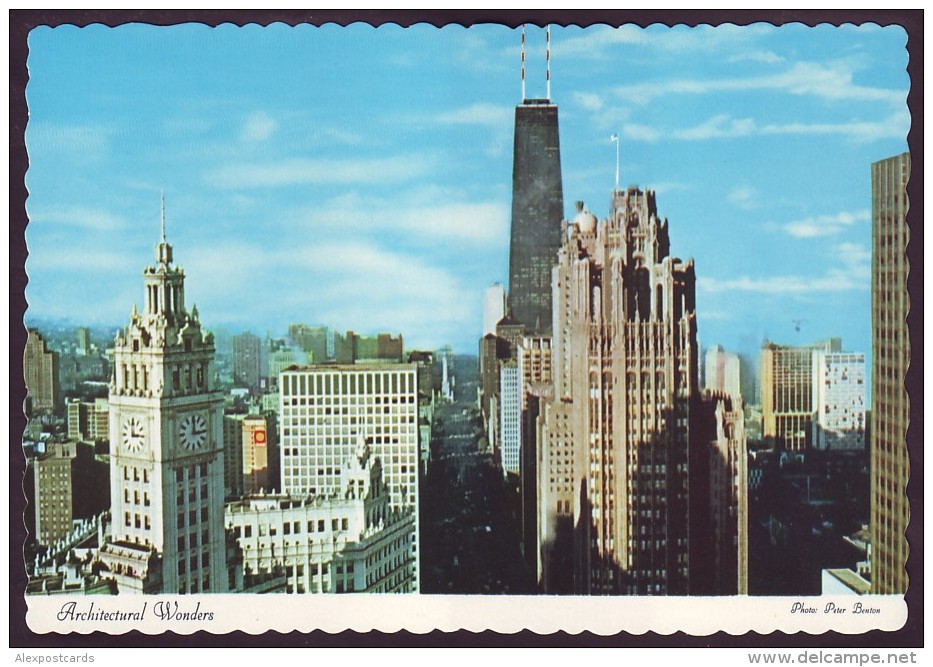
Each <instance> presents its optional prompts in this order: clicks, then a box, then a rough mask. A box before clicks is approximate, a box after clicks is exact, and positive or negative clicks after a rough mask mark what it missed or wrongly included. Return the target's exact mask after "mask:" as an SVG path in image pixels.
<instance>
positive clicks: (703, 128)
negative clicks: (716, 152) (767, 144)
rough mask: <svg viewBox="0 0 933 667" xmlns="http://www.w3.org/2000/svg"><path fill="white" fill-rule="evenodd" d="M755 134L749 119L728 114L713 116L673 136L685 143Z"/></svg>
mask: <svg viewBox="0 0 933 667" xmlns="http://www.w3.org/2000/svg"><path fill="white" fill-rule="evenodd" d="M754 132H755V121H754V120H752V119H751V118H730V117H729V115H728V114H719V115H716V116H713V117H712V118H710V119H709V120H708V121H706V122H704V123H701V124H700V125H697V126H696V127H691V128H687V129H685V130H677V131H676V132H674V133H673V136H675V137H677V138H678V139H685V140H687V141H702V140H704V139H722V138H730V137H747V136H749V135H750V134H753V133H754Z"/></svg>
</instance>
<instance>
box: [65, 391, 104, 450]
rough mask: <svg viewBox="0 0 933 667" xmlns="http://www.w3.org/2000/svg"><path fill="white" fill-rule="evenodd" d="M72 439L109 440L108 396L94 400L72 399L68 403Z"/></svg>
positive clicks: (69, 433)
mask: <svg viewBox="0 0 933 667" xmlns="http://www.w3.org/2000/svg"><path fill="white" fill-rule="evenodd" d="M66 412H67V416H68V437H69V438H70V439H71V440H109V439H110V406H109V404H108V403H107V399H106V398H98V399H96V400H95V401H93V402H86V401H81V400H80V399H71V400H69V401H68V402H67V404H66Z"/></svg>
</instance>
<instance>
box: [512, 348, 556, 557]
mask: <svg viewBox="0 0 933 667" xmlns="http://www.w3.org/2000/svg"><path fill="white" fill-rule="evenodd" d="M518 375H519V378H520V380H521V387H520V389H521V400H520V405H521V421H520V422H519V427H520V430H519V438H520V452H519V454H520V459H519V468H520V472H519V492H520V495H521V513H520V516H521V534H522V540H521V545H522V551H523V555H524V557H525V561H526V564H527V566H528V568H529V570H530V571H535V569H536V568H537V556H536V545H537V525H538V524H537V516H538V427H537V423H538V416H539V415H540V413H541V402H542V401H543V400H546V399H549V398H551V397H552V396H553V384H552V380H553V378H552V375H551V339H550V338H549V337H547V336H526V337H525V338H523V339H522V344H521V346H520V347H519V348H518Z"/></svg>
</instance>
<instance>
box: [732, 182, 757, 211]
mask: <svg viewBox="0 0 933 667" xmlns="http://www.w3.org/2000/svg"><path fill="white" fill-rule="evenodd" d="M726 199H728V200H729V203H730V204H732V205H733V206H735V207H736V208H740V209H742V210H743V211H750V210H752V209H754V208H757V206H758V190H756V189H755V188H753V187H751V186H747V185H744V186H739V187H737V188H734V189H733V190H732V192H730V193H729V194H728V196H727V197H726Z"/></svg>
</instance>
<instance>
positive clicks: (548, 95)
mask: <svg viewBox="0 0 933 667" xmlns="http://www.w3.org/2000/svg"><path fill="white" fill-rule="evenodd" d="M546 35H547V37H546V42H547V56H546V57H547V99H548V101H549V102H550V101H551V24H550V23H548V24H547V32H546Z"/></svg>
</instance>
